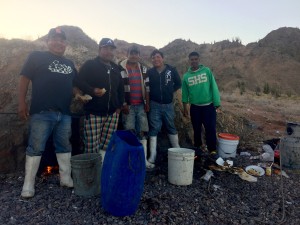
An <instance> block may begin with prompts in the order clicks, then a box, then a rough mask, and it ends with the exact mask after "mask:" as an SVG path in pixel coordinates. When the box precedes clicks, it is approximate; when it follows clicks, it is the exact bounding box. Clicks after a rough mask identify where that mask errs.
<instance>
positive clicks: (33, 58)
mask: <svg viewBox="0 0 300 225" xmlns="http://www.w3.org/2000/svg"><path fill="white" fill-rule="evenodd" d="M66 45H67V43H66V35H65V33H64V31H62V30H61V29H60V28H52V29H51V30H50V31H49V33H48V38H47V46H48V51H45V52H40V51H34V52H32V53H31V54H30V55H29V56H28V58H27V61H26V62H25V64H24V66H23V68H22V70H21V73H20V74H21V76H20V86H19V107H18V114H19V117H20V118H21V119H22V120H27V119H28V118H30V122H29V123H30V125H29V140H28V147H27V148H26V163H25V180H24V185H23V189H22V193H21V196H22V197H24V198H31V197H33V196H34V194H35V189H34V183H35V176H36V173H37V170H38V168H39V164H40V161H41V156H42V154H43V152H44V150H45V145H46V142H47V140H48V138H49V136H50V135H51V134H52V133H53V142H54V147H55V153H56V157H57V161H58V164H59V173H60V185H61V186H66V187H73V180H72V178H71V165H70V158H71V150H72V148H71V144H70V141H69V139H70V136H71V116H70V109H69V108H70V103H71V99H72V90H73V78H74V76H75V74H76V69H75V66H74V64H73V62H72V61H71V60H68V59H66V58H65V57H64V56H63V55H64V52H65V50H66ZM30 82H31V83H32V98H31V106H30V110H28V106H27V103H26V94H27V91H28V86H29V83H30ZM29 116H30V117H29Z"/></svg>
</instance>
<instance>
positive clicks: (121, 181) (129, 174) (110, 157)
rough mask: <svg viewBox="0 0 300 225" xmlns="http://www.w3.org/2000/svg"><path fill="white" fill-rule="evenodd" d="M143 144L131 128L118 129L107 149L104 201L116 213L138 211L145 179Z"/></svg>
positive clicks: (102, 203)
mask: <svg viewBox="0 0 300 225" xmlns="http://www.w3.org/2000/svg"><path fill="white" fill-rule="evenodd" d="M145 173H146V168H145V156H144V150H143V146H142V144H141V143H140V142H139V140H138V138H137V137H136V136H135V135H134V134H133V133H132V132H130V131H122V130H119V131H116V132H115V133H114V134H113V136H112V137H111V140H110V142H109V145H108V148H107V150H106V154H105V158H104V162H103V167H102V174H101V205H102V207H103V209H104V210H105V211H106V212H108V213H110V214H111V215H113V216H129V215H132V214H134V213H135V212H136V210H137V208H138V205H139V202H140V199H141V196H142V193H143V190H144V180H145Z"/></svg>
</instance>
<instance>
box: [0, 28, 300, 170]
mask: <svg viewBox="0 0 300 225" xmlns="http://www.w3.org/2000/svg"><path fill="white" fill-rule="evenodd" d="M63 29H64V30H65V32H66V35H67V37H68V44H69V45H68V47H67V50H66V56H67V57H68V58H71V59H72V60H73V61H74V62H75V64H76V66H77V68H79V67H80V66H81V65H82V63H83V62H84V61H85V60H87V59H89V58H93V57H95V56H96V55H97V53H98V43H97V42H98V41H95V40H92V39H91V38H89V37H88V36H87V35H86V34H85V33H84V32H83V31H82V30H81V29H80V28H78V27H74V26H63ZM45 39H46V36H44V37H41V38H40V39H37V40H35V41H25V40H20V39H13V40H6V39H0V126H1V130H0V159H1V160H0V165H2V166H0V172H1V171H13V170H15V169H18V168H20V167H21V168H23V167H22V163H20V162H24V145H26V139H27V133H26V132H27V130H26V126H27V124H24V123H22V122H20V121H19V120H18V118H17V115H16V112H17V86H18V80H19V72H20V70H21V67H22V65H23V63H24V61H25V60H26V57H27V55H28V54H29V53H30V52H31V51H33V50H46V49H47V48H46V43H45ZM115 44H116V46H117V50H116V61H119V60H121V59H123V58H124V57H126V53H127V49H128V47H129V46H130V45H131V44H132V43H128V42H126V41H124V40H115ZM136 44H137V43H136ZM138 45H139V44H138ZM139 46H140V48H141V57H142V60H143V61H144V62H145V63H146V64H148V65H149V66H150V65H151V62H150V58H149V56H150V53H151V52H152V51H153V50H154V49H155V47H153V46H143V45H139ZM160 50H161V51H162V52H163V53H164V55H165V61H166V62H167V63H169V64H171V65H174V66H176V67H177V69H178V71H179V73H180V74H181V75H182V74H183V73H184V72H185V71H186V70H187V68H188V61H187V55H188V54H189V53H190V52H191V51H198V52H199V53H200V60H201V63H202V64H204V65H206V66H209V67H210V68H211V69H212V71H213V72H214V74H215V77H216V79H217V82H218V84H219V88H220V90H222V98H223V101H224V100H225V101H224V104H223V105H224V106H225V107H227V106H228V105H230V107H231V110H228V112H227V113H224V116H229V117H230V118H231V121H232V123H234V122H236V123H237V122H238V121H246V119H244V118H251V120H255V118H258V116H257V115H256V114H255V113H258V112H260V114H261V115H262V116H261V117H259V122H257V123H254V122H251V121H250V122H246V123H244V122H241V124H240V125H241V127H242V128H243V133H244V134H239V133H237V132H238V130H237V129H236V126H233V129H232V131H234V132H236V133H237V134H239V135H243V137H244V136H247V135H248V130H245V129H244V128H245V124H246V125H247V126H250V127H254V128H255V129H260V130H259V132H262V131H266V130H268V128H269V127H270V124H271V123H272V124H273V125H274V124H276V127H274V126H273V127H272V128H271V129H279V128H280V129H281V130H283V129H284V126H285V124H284V121H286V120H287V119H290V118H296V116H294V115H297V112H298V111H297V109H296V108H294V109H293V108H292V110H293V113H291V112H289V111H288V107H287V106H286V105H284V107H285V108H286V110H284V111H281V112H280V115H279V116H276V115H274V114H272V117H274V118H273V119H272V120H270V119H269V116H270V115H266V114H267V113H266V112H267V111H265V112H264V111H263V110H264V109H265V105H266V104H267V105H273V104H274V102H273V101H271V100H268V101H267V103H266V104H264V103H262V105H260V110H256V109H255V107H253V106H251V108H250V107H249V105H250V104H251V103H254V100H253V97H246V99H247V103H245V104H243V103H241V104H238V100H236V98H232V96H231V94H234V93H236V92H237V91H239V92H241V93H242V92H243V93H245V92H246V93H247V94H248V93H252V94H253V92H256V94H257V95H261V94H262V93H263V92H264V89H265V88H266V86H267V87H268V88H269V89H270V90H271V91H273V92H275V93H277V95H278V96H280V95H283V94H287V95H288V96H291V95H298V96H299V95H300V89H299V85H300V79H299V76H300V30H299V29H297V28H286V27H284V28H279V29H278V30H275V31H272V32H270V33H269V34H268V35H267V36H266V37H264V38H263V39H261V40H260V41H259V42H254V43H250V44H248V45H247V46H244V45H242V44H241V42H240V40H238V39H237V40H232V41H229V40H224V41H221V42H216V43H213V44H201V45H199V44H197V43H194V42H192V41H190V40H182V39H177V40H174V41H172V42H170V43H169V44H168V45H166V46H165V47H163V48H161V49H160ZM225 93H226V94H225ZM226 95H227V97H226V98H225V96H226ZM247 96H251V94H250V95H247ZM278 96H277V97H278ZM29 97H30V96H28V98H29ZM292 97H293V96H292ZM226 99H227V100H228V101H227V102H226ZM232 99H234V100H232ZM260 102H261V101H260ZM276 104H277V103H276ZM276 104H274V107H276V106H277V105H276ZM278 104H279V103H278ZM280 104H282V103H280ZM291 104H294V103H291ZM232 105H234V107H232ZM294 105H297V104H294ZM176 106H177V109H176V115H177V117H178V118H177V119H176V122H177V125H178V127H180V132H182V133H183V135H182V137H184V138H185V136H190V134H191V127H190V126H186V124H182V123H185V119H182V117H181V112H180V104H177V103H176ZM238 110H242V112H241V114H239V113H238ZM261 110H262V111H261ZM229 111H230V112H229ZM250 112H251V113H250ZM252 112H253V113H252ZM254 112H255V113H254ZM233 113H235V114H237V115H235V116H234V117H233V116H231V115H232V114H233ZM278 113H279V112H278ZM290 115H293V116H290ZM298 115H299V113H298ZM239 117H241V118H242V119H239ZM275 117H276V119H275ZM232 118H234V119H232ZM297 118H298V117H297ZM279 120H280V122H279V123H278V121H279ZM224 121H225V123H226V121H227V122H228V119H224ZM270 121H271V122H270ZM226 129H227V128H226ZM222 130H225V127H224V126H223V127H222ZM227 130H228V129H227ZM228 131H231V130H228ZM256 131H258V130H255V132H256ZM248 136H249V135H248ZM182 140H183V139H182ZM183 141H185V140H183Z"/></svg>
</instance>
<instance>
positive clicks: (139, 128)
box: [122, 104, 149, 139]
mask: <svg viewBox="0 0 300 225" xmlns="http://www.w3.org/2000/svg"><path fill="white" fill-rule="evenodd" d="M122 115H123V122H124V128H125V129H126V130H134V131H135V132H136V134H137V135H138V137H139V138H140V139H141V138H143V137H140V136H141V134H140V133H141V132H148V131H149V126H148V119H147V114H146V112H145V108H144V104H139V105H130V106H129V113H128V114H124V113H123V114H122Z"/></svg>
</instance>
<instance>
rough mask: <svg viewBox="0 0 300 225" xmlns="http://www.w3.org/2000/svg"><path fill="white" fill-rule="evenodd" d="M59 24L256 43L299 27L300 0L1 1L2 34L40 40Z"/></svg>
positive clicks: (147, 36) (141, 36)
mask: <svg viewBox="0 0 300 225" xmlns="http://www.w3.org/2000/svg"><path fill="white" fill-rule="evenodd" d="M60 25H72V26H77V27H80V28H81V29H82V30H83V32H84V33H86V34H87V35H88V36H89V37H91V38H92V39H94V40H95V41H97V42H98V41H99V40H100V39H101V38H103V37H109V38H112V39H119V40H124V41H127V42H129V43H137V44H142V45H150V46H154V47H156V48H161V47H164V46H165V45H167V44H168V43H170V42H172V41H173V40H175V39H178V38H180V39H184V40H191V41H193V42H196V43H198V44H203V43H214V42H218V41H222V40H233V39H236V38H239V39H240V40H241V41H242V44H244V45H246V44H248V43H251V42H257V41H259V40H260V39H262V38H264V37H265V36H266V35H267V34H268V33H270V32H271V31H273V30H276V29H278V28H280V27H297V28H300V0H206V1H204V0H0V38H7V39H12V38H21V39H28V40H35V39H37V38H39V37H41V36H44V35H46V34H47V33H48V31H49V29H50V28H53V27H56V26H60Z"/></svg>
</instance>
